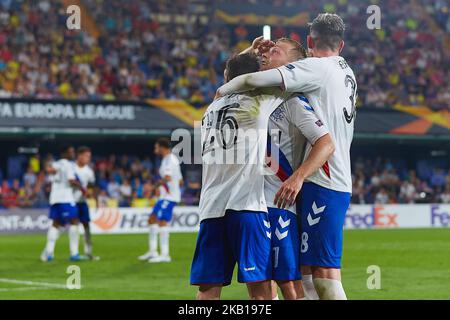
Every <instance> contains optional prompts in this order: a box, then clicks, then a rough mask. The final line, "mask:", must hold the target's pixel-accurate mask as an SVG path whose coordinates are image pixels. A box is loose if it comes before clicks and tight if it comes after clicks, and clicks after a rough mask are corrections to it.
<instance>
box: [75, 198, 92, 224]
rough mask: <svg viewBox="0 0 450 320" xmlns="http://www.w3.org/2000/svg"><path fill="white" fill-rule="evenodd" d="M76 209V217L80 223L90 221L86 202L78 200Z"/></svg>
mask: <svg viewBox="0 0 450 320" xmlns="http://www.w3.org/2000/svg"><path fill="white" fill-rule="evenodd" d="M77 211H78V219H80V222H81V223H88V222H89V221H91V217H90V215H89V207H88V205H87V203H86V202H78V203H77Z"/></svg>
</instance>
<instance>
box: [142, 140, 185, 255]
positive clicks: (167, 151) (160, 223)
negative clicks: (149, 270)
mask: <svg viewBox="0 0 450 320" xmlns="http://www.w3.org/2000/svg"><path fill="white" fill-rule="evenodd" d="M154 153H155V155H156V156H159V157H161V158H162V161H161V166H160V168H159V175H160V177H161V180H159V182H158V183H157V185H156V187H157V188H158V187H159V199H158V202H156V204H155V206H154V207H153V212H152V214H151V215H150V217H149V219H148V223H149V236H148V238H149V241H148V242H149V251H148V252H147V253H145V254H143V255H142V256H140V257H139V260H142V261H144V260H148V262H170V261H171V258H170V255H169V227H168V224H169V222H170V221H171V220H172V214H173V208H174V207H175V206H176V205H177V203H179V202H180V201H181V185H182V183H183V176H182V174H181V168H180V161H179V160H178V158H177V157H176V156H175V155H174V154H173V153H172V150H171V148H170V141H169V140H168V139H165V138H161V139H159V140H158V141H156V143H155V148H154ZM158 233H159V240H160V248H161V254H159V253H158Z"/></svg>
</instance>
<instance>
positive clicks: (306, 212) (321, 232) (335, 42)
mask: <svg viewBox="0 0 450 320" xmlns="http://www.w3.org/2000/svg"><path fill="white" fill-rule="evenodd" d="M344 31H345V25H344V22H343V21H342V19H341V18H340V17H339V16H338V15H336V14H328V13H325V14H319V15H318V16H317V18H315V19H314V21H313V22H312V24H311V25H310V34H309V35H308V39H307V43H308V48H309V51H310V54H311V56H312V57H310V58H307V59H304V60H301V61H297V62H295V63H291V64H288V65H286V66H284V67H281V68H278V69H276V70H267V71H262V72H258V73H254V74H249V75H245V76H241V77H238V78H236V79H234V80H233V81H231V82H229V83H227V84H225V85H224V86H222V87H221V88H219V90H218V95H227V94H230V93H235V92H243V91H247V90H252V89H254V88H258V87H272V86H281V87H282V88H283V89H284V90H285V91H287V92H303V93H304V94H305V96H306V98H307V99H308V100H309V102H310V103H311V105H312V106H315V107H316V113H317V115H318V117H319V119H320V120H321V121H322V122H323V123H324V124H325V125H326V126H327V128H328V129H329V131H330V133H331V136H332V138H333V140H334V142H335V146H336V151H335V152H334V154H333V156H332V157H331V158H330V160H329V161H328V162H327V163H326V164H325V165H324V166H323V168H322V169H321V170H319V171H318V172H316V173H314V174H313V175H312V176H311V177H308V178H307V177H305V175H304V173H303V172H300V171H299V170H297V171H296V172H295V173H294V174H293V175H292V176H291V177H290V178H289V179H287V180H286V181H285V182H284V183H283V186H282V187H281V188H280V191H279V192H278V193H277V196H276V199H275V203H276V204H277V206H280V207H284V206H285V205H286V203H287V204H290V203H293V202H294V201H295V198H296V196H297V194H298V193H299V191H300V189H302V194H301V198H300V207H301V229H302V235H301V264H302V271H303V273H304V274H307V273H308V272H311V273H312V278H313V283H314V288H315V289H316V291H317V294H318V295H319V297H320V299H346V295H345V291H344V288H343V286H342V283H341V272H340V268H341V258H342V237H343V225H344V219H345V214H346V212H347V209H348V206H349V204H350V197H351V192H352V180H351V167H350V146H351V142H352V139H353V130H354V118H355V115H356V96H357V94H356V92H357V84H356V80H355V75H354V73H353V71H352V69H351V68H350V67H349V65H348V63H347V62H346V61H345V59H344V58H343V57H341V56H340V53H341V51H342V49H343V48H344V40H343V38H344ZM310 151H311V148H308V149H307V150H306V155H308V153H309V152H310ZM305 180H306V183H304V182H305ZM302 186H303V188H302Z"/></svg>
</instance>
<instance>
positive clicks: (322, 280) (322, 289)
mask: <svg viewBox="0 0 450 320" xmlns="http://www.w3.org/2000/svg"><path fill="white" fill-rule="evenodd" d="M311 269H312V272H313V282H314V287H315V288H316V291H317V294H318V296H319V297H320V298H321V299H322V300H347V296H346V295H345V291H344V288H343V286H342V282H341V270H340V269H338V268H326V267H314V266H312V267H311Z"/></svg>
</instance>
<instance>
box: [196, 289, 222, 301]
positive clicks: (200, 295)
mask: <svg viewBox="0 0 450 320" xmlns="http://www.w3.org/2000/svg"><path fill="white" fill-rule="evenodd" d="M221 293H222V286H221V285H201V286H199V288H198V292H197V300H220V294H221Z"/></svg>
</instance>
